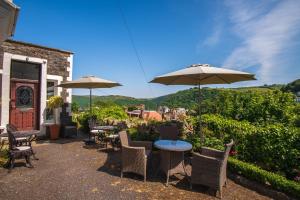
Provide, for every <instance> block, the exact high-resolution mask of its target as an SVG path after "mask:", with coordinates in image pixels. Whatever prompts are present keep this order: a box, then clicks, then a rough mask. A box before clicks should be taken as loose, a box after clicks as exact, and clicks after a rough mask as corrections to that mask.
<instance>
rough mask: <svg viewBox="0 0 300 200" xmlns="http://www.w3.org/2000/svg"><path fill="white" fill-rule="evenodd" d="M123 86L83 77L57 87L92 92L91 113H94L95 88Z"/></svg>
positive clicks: (100, 79) (93, 77) (91, 77)
mask: <svg viewBox="0 0 300 200" xmlns="http://www.w3.org/2000/svg"><path fill="white" fill-rule="evenodd" d="M115 86H121V84H120V83H117V82H113V81H109V80H105V79H102V78H98V77H95V76H83V77H82V78H80V79H78V80H74V81H67V82H63V83H61V84H60V85H58V86H57V87H63V88H83V89H89V90H90V113H91V112H92V89H95V88H112V87H115Z"/></svg>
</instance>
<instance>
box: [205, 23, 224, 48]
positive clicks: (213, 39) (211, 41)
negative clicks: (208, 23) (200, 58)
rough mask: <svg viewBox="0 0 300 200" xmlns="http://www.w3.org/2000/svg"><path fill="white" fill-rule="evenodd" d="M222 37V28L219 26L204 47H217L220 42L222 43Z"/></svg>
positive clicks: (206, 40) (207, 39)
mask: <svg viewBox="0 0 300 200" xmlns="http://www.w3.org/2000/svg"><path fill="white" fill-rule="evenodd" d="M220 36H221V26H220V25H217V26H216V27H215V28H214V30H213V33H212V34H211V35H210V36H209V37H208V38H206V39H205V40H204V42H203V46H209V47H212V46H215V45H216V44H217V43H218V42H219V41H220Z"/></svg>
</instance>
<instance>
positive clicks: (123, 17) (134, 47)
mask: <svg viewBox="0 0 300 200" xmlns="http://www.w3.org/2000/svg"><path fill="white" fill-rule="evenodd" d="M117 4H118V7H119V10H120V13H121V17H122V20H123V23H124V26H125V28H126V30H127V32H128V36H129V39H130V42H131V45H132V48H133V50H134V53H135V55H136V57H137V60H138V64H139V66H140V68H141V69H142V72H143V75H144V78H145V82H146V84H147V86H148V88H149V91H150V93H151V94H152V96H154V93H153V90H152V88H151V86H150V85H149V83H148V80H147V75H146V71H145V69H144V66H143V63H142V59H141V57H140V54H139V52H138V50H137V48H136V45H135V42H134V40H133V35H132V33H131V30H130V28H129V25H128V23H127V20H126V16H125V14H124V12H123V10H122V7H121V2H120V0H117Z"/></svg>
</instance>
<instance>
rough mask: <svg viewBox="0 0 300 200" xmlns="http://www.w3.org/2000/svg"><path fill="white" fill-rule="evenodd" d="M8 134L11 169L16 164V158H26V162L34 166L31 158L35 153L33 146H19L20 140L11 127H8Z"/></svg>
mask: <svg viewBox="0 0 300 200" xmlns="http://www.w3.org/2000/svg"><path fill="white" fill-rule="evenodd" d="M7 134H8V141H9V150H8V157H9V160H8V164H9V166H10V168H9V169H10V170H11V169H12V168H13V167H14V165H15V159H19V158H25V160H26V164H28V166H29V167H30V168H33V166H32V164H31V160H30V156H32V155H33V151H32V148H31V146H26V145H22V146H18V142H17V140H16V138H15V136H14V134H13V132H11V131H10V130H9V129H7Z"/></svg>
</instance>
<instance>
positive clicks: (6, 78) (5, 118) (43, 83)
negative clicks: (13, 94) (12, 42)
mask: <svg viewBox="0 0 300 200" xmlns="http://www.w3.org/2000/svg"><path fill="white" fill-rule="evenodd" d="M12 60H16V61H23V62H31V63H36V64H40V66H41V68H40V84H39V85H40V92H39V93H40V99H39V102H40V103H39V113H40V115H39V128H40V130H41V132H42V133H45V128H44V127H43V126H42V125H43V124H44V119H45V109H46V100H47V64H48V62H47V60H46V59H42V58H37V57H29V56H23V55H18V54H11V53H7V52H4V55H3V71H2V94H1V95H2V99H1V101H2V102H1V105H2V109H1V125H2V126H6V124H8V123H9V115H10V109H9V103H10V71H11V61H12Z"/></svg>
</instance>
